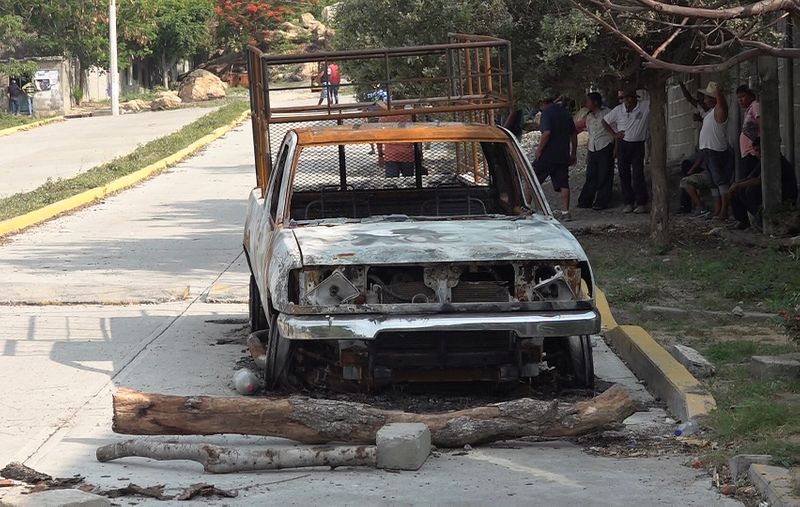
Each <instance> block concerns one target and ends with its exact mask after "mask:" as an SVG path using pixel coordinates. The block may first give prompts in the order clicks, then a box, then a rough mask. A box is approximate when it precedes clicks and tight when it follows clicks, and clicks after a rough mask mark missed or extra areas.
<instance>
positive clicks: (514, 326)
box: [278, 310, 600, 340]
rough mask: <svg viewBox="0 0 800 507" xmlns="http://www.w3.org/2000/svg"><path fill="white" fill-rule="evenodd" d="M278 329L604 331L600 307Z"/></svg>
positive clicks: (333, 334) (363, 333)
mask: <svg viewBox="0 0 800 507" xmlns="http://www.w3.org/2000/svg"><path fill="white" fill-rule="evenodd" d="M278 331H279V332H280V333H281V336H283V337H284V338H286V339H289V340H374V339H375V338H376V337H377V336H378V334H379V333H382V332H392V331H394V332H399V331H406V332H409V331H513V332H515V333H517V335H518V336H520V337H523V338H532V337H550V336H579V335H589V334H596V333H599V332H600V314H599V313H598V312H597V310H581V311H571V312H535V313H534V312H512V313H473V314H469V315H464V314H432V315H374V314H373V315H370V314H362V315H288V314H281V315H280V316H279V317H278Z"/></svg>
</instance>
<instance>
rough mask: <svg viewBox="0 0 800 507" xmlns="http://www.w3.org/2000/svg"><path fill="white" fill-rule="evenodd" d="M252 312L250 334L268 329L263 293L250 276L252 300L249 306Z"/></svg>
mask: <svg viewBox="0 0 800 507" xmlns="http://www.w3.org/2000/svg"><path fill="white" fill-rule="evenodd" d="M248 307H249V310H250V332H251V333H255V332H256V331H263V330H264V329H267V315H266V314H265V313H264V305H262V304H261V293H260V292H259V290H258V285H257V284H256V278H255V277H254V276H253V275H250V299H249V304H248Z"/></svg>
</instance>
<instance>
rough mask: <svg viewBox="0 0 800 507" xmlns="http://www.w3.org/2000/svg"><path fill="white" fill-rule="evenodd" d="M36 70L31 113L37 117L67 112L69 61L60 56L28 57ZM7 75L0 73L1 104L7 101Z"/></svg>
mask: <svg viewBox="0 0 800 507" xmlns="http://www.w3.org/2000/svg"><path fill="white" fill-rule="evenodd" d="M28 61H33V62H35V63H36V65H37V67H38V70H37V71H36V73H35V74H34V76H33V81H34V83H35V85H36V88H37V90H38V91H37V92H36V94H35V95H34V96H33V113H34V115H35V116H38V117H49V116H60V115H64V114H67V113H69V111H70V107H71V103H70V80H69V62H67V61H66V60H65V59H64V58H61V57H45V58H30V59H28ZM8 81H9V76H5V75H0V85H2V91H1V92H0V94H2V101H3V104H7V103H8V97H6V91H5V90H6V86H8Z"/></svg>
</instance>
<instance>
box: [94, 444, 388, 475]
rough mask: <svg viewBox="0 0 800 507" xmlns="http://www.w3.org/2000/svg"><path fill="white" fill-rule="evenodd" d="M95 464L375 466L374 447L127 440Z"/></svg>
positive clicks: (218, 469) (230, 468)
mask: <svg viewBox="0 0 800 507" xmlns="http://www.w3.org/2000/svg"><path fill="white" fill-rule="evenodd" d="M96 456H97V461H100V462H102V463H105V462H108V461H111V460H115V459H119V458H127V457H130V456H136V457H140V458H150V459H155V460H159V461H170V460H189V461H196V462H198V463H200V464H201V465H203V470H205V471H206V472H211V473H214V474H227V473H231V472H251V471H254V470H280V469H282V468H301V467H322V466H326V467H353V466H372V467H374V466H376V464H377V462H378V456H377V452H376V448H375V446H370V445H365V446H358V447H354V446H341V447H340V446H336V447H328V446H314V447H311V448H304V447H290V448H277V449H275V448H269V449H238V448H233V447H221V446H218V445H211V444H192V443H174V442H155V441H151V440H127V441H125V442H119V443H117V444H109V445H104V446H102V447H99V448H98V449H97V453H96Z"/></svg>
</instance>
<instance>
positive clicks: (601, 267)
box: [579, 231, 800, 465]
mask: <svg viewBox="0 0 800 507" xmlns="http://www.w3.org/2000/svg"><path fill="white" fill-rule="evenodd" d="M579 239H580V241H581V244H582V245H583V246H584V248H585V250H586V252H587V254H588V256H589V259H590V260H591V262H592V267H593V269H594V274H595V276H596V277H597V283H598V285H599V286H600V287H602V288H603V289H604V290H605V292H606V294H607V295H608V298H609V301H610V303H611V307H612V308H613V309H615V310H618V311H617V316H618V321H620V322H626V323H633V324H638V325H642V326H643V327H644V328H645V329H648V330H649V331H650V332H651V333H653V335H654V336H655V338H656V339H658V340H662V341H671V340H672V339H676V340H677V341H678V342H681V343H684V344H687V345H690V346H692V347H695V348H697V349H698V350H699V351H700V352H701V353H702V354H703V355H704V356H705V357H706V358H708V359H709V360H710V361H712V362H713V363H714V364H715V365H716V366H717V374H716V375H715V376H714V377H711V378H710V379H708V381H707V383H708V387H709V389H710V390H711V392H712V394H713V395H714V397H715V399H716V400H717V407H718V408H717V410H715V411H714V412H713V413H712V414H711V416H710V417H709V418H708V420H707V421H706V424H707V425H708V426H709V429H710V434H711V438H712V439H713V440H714V441H716V442H718V443H719V448H718V449H717V450H715V451H710V452H709V453H708V455H707V456H705V457H704V458H705V459H706V460H707V461H709V462H714V463H718V464H721V463H724V462H725V460H726V459H727V458H729V457H730V456H732V455H735V454H740V453H753V454H771V455H772V456H773V457H774V459H775V461H776V462H778V463H782V464H785V465H791V464H798V463H800V380H793V381H790V380H786V381H772V382H761V381H758V380H755V379H754V378H753V377H751V376H750V373H749V365H748V364H747V362H748V360H749V358H750V357H752V356H755V355H778V354H783V353H788V352H798V351H800V344H794V343H791V342H788V341H785V342H784V341H782V340H781V337H780V336H779V335H780V333H781V329H782V328H781V327H780V325H779V324H777V316H776V322H763V323H752V322H751V323H746V322H741V321H735V320H728V319H725V318H722V319H718V318H712V317H710V316H707V315H705V316H704V315H702V314H701V315H697V314H694V315H692V314H688V315H682V314H675V315H674V316H673V315H670V316H669V317H667V318H656V317H654V316H653V315H652V314H648V313H646V312H643V306H644V305H648V304H651V305H660V306H670V307H674V308H685V309H697V310H723V311H726V312H728V311H730V310H731V309H732V308H733V307H734V306H737V305H738V306H741V307H742V308H743V309H745V310H754V311H762V312H768V311H769V312H777V310H779V309H781V308H787V309H789V308H792V307H794V306H795V305H797V304H798V303H800V256H798V253H797V252H792V251H786V250H778V249H771V248H765V247H755V246H744V245H738V244H732V243H728V242H725V241H723V240H721V239H718V238H712V237H708V236H704V235H702V234H700V233H696V232H692V231H687V232H686V233H682V234H680V235H679V237H677V238H676V239H677V241H676V245H675V247H674V248H673V249H672V250H671V251H670V252H669V253H668V254H667V255H658V254H656V253H654V252H652V251H651V250H650V249H649V248H648V247H647V237H646V235H645V234H641V233H636V232H625V233H624V234H611V235H609V234H602V235H597V234H594V235H586V236H583V237H579ZM665 259H668V260H666V261H665ZM740 302H741V303H740ZM762 339H763V340H764V341H761V340H762ZM767 340H769V341H768V342H767Z"/></svg>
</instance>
